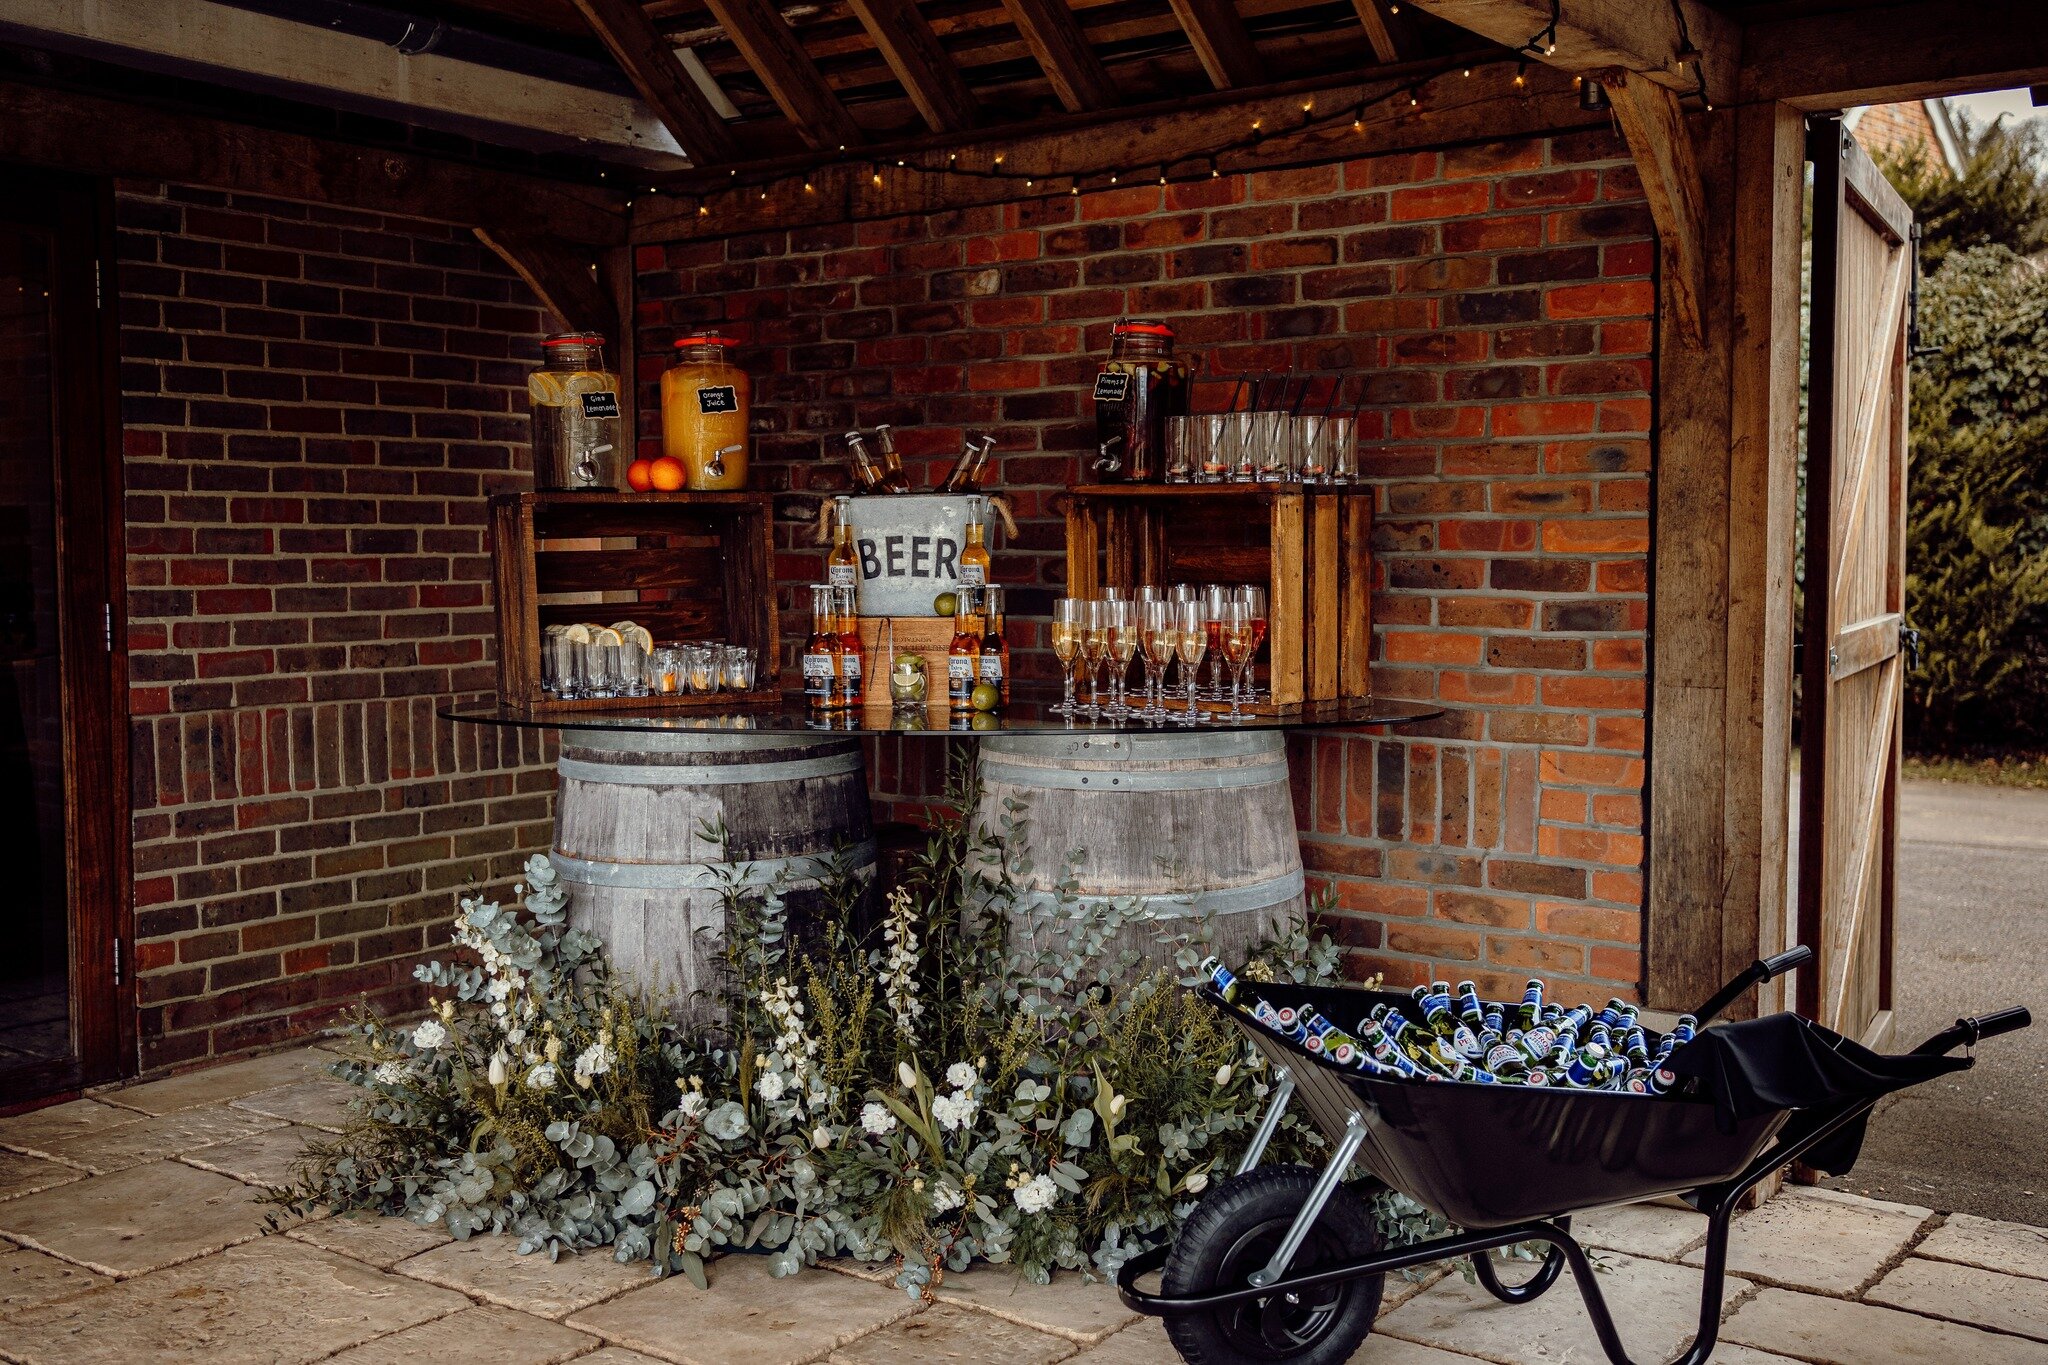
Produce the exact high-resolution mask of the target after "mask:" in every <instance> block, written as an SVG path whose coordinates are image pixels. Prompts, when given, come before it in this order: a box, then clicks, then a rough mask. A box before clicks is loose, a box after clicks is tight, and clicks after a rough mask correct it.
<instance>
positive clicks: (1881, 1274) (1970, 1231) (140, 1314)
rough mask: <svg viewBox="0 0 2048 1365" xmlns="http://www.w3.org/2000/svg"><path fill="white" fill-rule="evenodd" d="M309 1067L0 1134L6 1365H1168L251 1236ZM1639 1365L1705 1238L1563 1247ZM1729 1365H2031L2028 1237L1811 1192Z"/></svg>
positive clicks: (477, 1263) (1021, 1336) (1678, 1309)
mask: <svg viewBox="0 0 2048 1365" xmlns="http://www.w3.org/2000/svg"><path fill="white" fill-rule="evenodd" d="M325 1060H326V1056H325V1054H323V1053H321V1052H319V1051H317V1050H314V1049H304V1050H299V1051H293V1052H286V1053H280V1054H277V1055H275V1056H271V1057H264V1058H259V1059H256V1060H254V1061H247V1062H240V1063H235V1064H233V1065H229V1066H224V1067H217V1068H214V1069H213V1070H210V1071H204V1072H198V1073H195V1074H192V1075H188V1076H180V1077H177V1078H174V1079H171V1080H167V1081H157V1082H153V1083H150V1084H145V1085H140V1086H133V1087H129V1088H127V1089H122V1090H113V1091H107V1092H104V1093H102V1094H100V1095H99V1096H97V1097H96V1098H94V1099H88V1100H80V1101H76V1102H74V1103H71V1104H66V1105H60V1106H57V1107H55V1108H52V1109H46V1110H42V1111H40V1112H38V1113H35V1114H29V1115H25V1116H22V1117H20V1118H13V1119H4V1120H0V1359H6V1360H9V1361H20V1362H34V1363H35V1365H45V1363H49V1365H60V1363H66V1362H108V1363H109V1365H113V1363H114V1362H119V1363H120V1365H128V1363H129V1362H133V1361H136V1360H151V1361H169V1362H179V1361H193V1362H198V1361H201V1360H203V1361H205V1362H207V1365H239V1362H300V1361H313V1360H324V1359H331V1360H334V1361H337V1362H344V1363H345V1365H373V1362H401V1361H407V1360H413V1359H433V1360H437V1361H441V1362H455V1361H464V1362H466V1361H477V1362H489V1365H540V1363H541V1362H553V1361H565V1360H571V1359H574V1360H578V1361H582V1362H588V1365H651V1362H653V1361H656V1360H660V1361H668V1362H673V1363H674V1365H797V1363H798V1362H805V1361H824V1362H826V1363H827V1365H917V1363H921V1362H981V1361H997V1360H1000V1361H1003V1362H1005V1365H1050V1362H1053V1361H1069V1362H1072V1365H1173V1362H1174V1361H1175V1360H1177V1357H1176V1356H1175V1355H1174V1354H1173V1352H1172V1350H1171V1349H1170V1347H1168V1345H1167V1343H1166V1338H1165V1334H1164V1333H1163V1332H1162V1331H1161V1329H1160V1328H1159V1326H1158V1324H1156V1323H1154V1322H1151V1321H1149V1320H1144V1319H1139V1318H1137V1317H1135V1316H1133V1315H1132V1314H1130V1313H1129V1312H1127V1311H1126V1310H1125V1309H1124V1308H1123V1306H1122V1305H1121V1304H1120V1303H1119V1302H1118V1301H1117V1298H1116V1296H1115V1294H1114V1292H1113V1291H1111V1290H1110V1289H1109V1287H1108V1286H1106V1285H1101V1284H1088V1283H1086V1282H1084V1281H1082V1280H1081V1279H1079V1278H1078V1277H1074V1276H1067V1277H1063V1278H1062V1280H1061V1281H1060V1282H1058V1283H1056V1284H1054V1285H1053V1286H1051V1287H1048V1288H1038V1287H1034V1286H1031V1285H1027V1284H1023V1283H1021V1282H1019V1281H1018V1280H1016V1279H1015V1278H1014V1277H1013V1276H1010V1275H1009V1274H1007V1273H1005V1272H1002V1271H998V1270H986V1269H985V1270H979V1271H976V1272H974V1273H972V1274H969V1275H964V1276H955V1277H950V1278H949V1279H948V1280H947V1281H946V1282H945V1284H944V1285H943V1286H942V1287H941V1290H940V1292H939V1295H938V1302H937V1303H936V1304H934V1305H932V1306H931V1307H929V1308H924V1309H918V1308H916V1307H915V1306H914V1305H912V1304H911V1302H910V1301H909V1299H908V1298H907V1297H906V1296H905V1295H904V1294H902V1293H901V1292H900V1291H898V1290H896V1289H894V1288H892V1287H890V1286H888V1285H886V1284H882V1283H878V1282H877V1280H878V1278H881V1277H884V1276H886V1273H887V1272H879V1273H878V1272H874V1271H865V1270H860V1269H857V1268H855V1267H852V1266H848V1267H846V1268H844V1269H842V1270H837V1271H835V1270H832V1269H822V1270H817V1271H807V1272H805V1273H804V1275H802V1276H801V1277H799V1278H798V1279H797V1280H795V1281H773V1280H770V1279H769V1278H768V1276H767V1272H766V1263H765V1261H764V1260H763V1259H762V1258H760V1257H751V1256H735V1257H729V1258H727V1259H725V1260H722V1261H719V1262H717V1263H716V1264H715V1265H713V1266H712V1268H711V1277H712V1285H711V1289H710V1291H709V1292H708V1293H706V1292H700V1291H698V1290H696V1289H694V1288H692V1287H691V1286H690V1284H689V1283H688V1282H687V1281H685V1280H680V1279H676V1280H665V1281H655V1280H650V1279H649V1278H648V1277H647V1275H646V1272H645V1270H644V1268H642V1267H634V1266H622V1265H619V1264H618V1263H616V1262H614V1261H611V1260H608V1259H604V1258H601V1257H597V1256H578V1257H564V1258H563V1259H562V1260H561V1261H560V1262H559V1263H556V1264H550V1263H548V1262H547V1261H546V1260H544V1259H542V1258H539V1257H520V1256H518V1255H517V1254H515V1250H514V1244H513V1243H511V1242H509V1241H507V1240H506V1239H503V1238H479V1239H475V1240H472V1241H469V1242H462V1243H458V1242H451V1241H449V1240H448V1239H447V1238H445V1237H443V1236H442V1235H440V1234H439V1233H436V1232H431V1231H428V1230H425V1229H422V1228H417V1227H414V1226H413V1225H411V1224H409V1223H406V1222H402V1221H398V1220H391V1219H373V1220H367V1221H356V1220H350V1219H336V1218H329V1219H322V1220H318V1221H313V1222H308V1223H304V1224H301V1225H298V1226H296V1227H293V1228H291V1229H289V1230H288V1231H285V1232H283V1233H281V1234H271V1235H265V1234H264V1230H263V1226H264V1210H263V1208H262V1207H261V1206H258V1205H257V1204H255V1203H254V1202H253V1197H254V1195H255V1193H256V1191H257V1188H258V1187H260V1186H262V1185H264V1184H265V1183H267V1182H275V1181H278V1180H280V1179H281V1178H282V1176H283V1173H284V1171H285V1170H286V1168H287V1166H288V1165H289V1163H290V1161H291V1159H292V1158H293V1156H294V1155H296V1153H297V1152H298V1151H299V1150H300V1148H301V1147H302V1145H303V1144H304V1143H305V1142H306V1141H307V1140H308V1139H309V1138H310V1137H312V1136H314V1135H315V1134H316V1133H317V1132H319V1131H320V1130H323V1129H329V1130H331V1129H332V1128H333V1127H334V1126H335V1125H336V1124H337V1122H338V1121H339V1118H340V1116H341V1114H342V1112H343V1108H342V1103H343V1098H344V1095H345V1093H346V1092H345V1090H344V1088H343V1087H342V1086H341V1085H340V1084H339V1083H337V1082H334V1081H332V1080H329V1079H326V1078H325V1077H324V1074H323V1071H322V1067H323V1065H324V1062H325ZM1577 1227H1578V1230H1579V1231H1580V1233H1581V1235H1582V1236H1584V1237H1585V1239H1586V1240H1587V1242H1588V1243H1589V1244H1590V1245H1593V1246H1597V1247H1600V1248H1603V1250H1602V1251H1601V1252H1600V1253H1599V1255H1600V1260H1601V1262H1602V1269H1603V1274H1602V1287H1603V1289H1604V1290H1605V1292H1606V1295H1607V1297H1608V1300H1609V1302H1610V1303H1612V1304H1613V1305H1614V1306H1615V1309H1616V1313H1617V1316H1618V1318H1619V1320H1620V1323H1621V1328H1622V1332H1623V1334H1624V1337H1625V1339H1626V1340H1627V1342H1628V1344H1629V1347H1630V1349H1631V1352H1632V1353H1633V1354H1634V1355H1635V1357H1636V1358H1637V1359H1638V1360H1643V1361H1661V1360H1666V1359H1668V1358H1669V1357H1670V1356H1671V1355H1672V1354H1674V1353H1675V1352H1676V1350H1677V1348H1678V1347H1679V1346H1680V1345H1682V1344H1683V1340H1684V1338H1685V1337H1686V1336H1687V1335H1688V1334H1689V1332H1690V1330H1691V1324H1692V1322H1693V1320H1694V1317H1695V1312H1696V1304H1697V1301H1698V1283H1699V1281H1698V1271H1697V1270H1696V1269H1695V1266H1696V1265H1697V1263H1698V1260H1699V1253H1698V1250H1697V1248H1698V1246H1699V1243H1700V1241H1701V1239H1702V1238H1703V1236H1704V1220H1703V1219H1701V1218H1700V1217H1699V1216H1698V1215H1697V1214H1694V1213H1691V1212H1688V1211H1686V1210H1684V1209H1679V1208H1672V1207H1665V1206H1662V1205H1640V1206H1636V1207H1632V1208H1627V1209H1618V1210H1612V1211H1609V1212H1607V1213H1603V1214H1598V1215H1593V1216H1589V1217H1585V1218H1582V1219H1580V1220H1579V1221H1578V1224H1577ZM1730 1268H1731V1271H1732V1273H1733V1278H1732V1279H1731V1281H1730V1285H1729V1292H1728V1295H1727V1299H1726V1312H1725V1314H1724V1318H1725V1323H1724V1327H1723V1330H1722V1339H1723V1341H1724V1342H1725V1343H1727V1344H1726V1345H1724V1346H1723V1347H1722V1348H1721V1350H1719V1351H1718V1352H1716V1353H1715V1356H1714V1359H1715V1360H1716V1361H1718V1362H1723V1363H1724V1365H1788V1363H1789V1362H1795V1361H1804V1362H1836V1363H1838V1365H1916V1363H1917V1365H1924V1363H1925V1362H1935V1361H1948V1360H1956V1361H1963V1360H1967V1361H1970V1362H1972V1363H1973V1365H2021V1363H2022V1362H2027V1363H2028V1365H2043V1362H2048V1232H2044V1231H2043V1230H2041V1229H2038V1228H2032V1227H2025V1226H2020V1225H2016V1224H2009V1223H1994V1222H1989V1221H1986V1220H1983V1219H1979V1218H1972V1217H1969V1216H1966V1215H1955V1216H1945V1215H1943V1214H1940V1213H1935V1212H1931V1211H1930V1210H1929V1209H1927V1208H1925V1207H1919V1206H1915V1205H1910V1204H1903V1203H1893V1202H1884V1201H1878V1200H1871V1199H1865V1198H1861V1197H1858V1196H1854V1195H1848V1194H1842V1193H1838V1192H1834V1191H1826V1190H1820V1191H1815V1190H1793V1191H1788V1192H1787V1193H1785V1194H1782V1195H1780V1196H1779V1197H1778V1198H1777V1199H1775V1200H1773V1201H1772V1202H1771V1203H1770V1204H1768V1205H1766V1206H1765V1207H1764V1208H1763V1209H1761V1210H1758V1211H1757V1212H1755V1213H1751V1214H1748V1215H1746V1216H1744V1217H1743V1219H1742V1220H1741V1221H1740V1222H1739V1223H1738V1224H1737V1226H1736V1230H1735V1236H1734V1249H1733V1255H1732V1258H1731V1266H1730ZM1397 1286H1398V1287H1397V1288H1390V1293H1389V1295H1388V1299H1389V1308H1388V1310H1387V1311H1386V1313H1385V1314H1384V1315H1383V1316H1382V1317H1381V1319H1380V1324H1379V1330H1378V1331H1377V1332H1376V1333H1375V1335H1374V1336H1373V1337H1372V1339H1370V1340H1369V1341H1368V1342H1367V1343H1366V1345H1365V1347H1364V1348H1363V1349H1362V1350H1361V1351H1360V1352H1359V1354H1358V1355H1357V1356H1356V1357H1355V1360H1356V1361H1358V1362H1365V1363H1366V1365H1472V1363H1473V1362H1475V1361H1490V1362H1495V1363H1496V1365H1522V1363H1524V1362H1526V1363H1528V1365H1538V1363H1539V1362H1540V1365H1567V1363H1584V1362H1595V1361H1598V1360H1599V1359H1601V1355H1600V1352H1599V1349H1598V1346H1597V1344H1596V1343H1595V1341H1594V1338H1593V1335H1592V1332H1591V1329H1590V1328H1589V1327H1588V1326H1587V1325H1586V1320H1585V1317H1584V1315H1583V1313H1582V1312H1581V1311H1580V1308H1579V1302H1578V1297H1577V1295H1576V1294H1575V1293H1573V1292H1572V1290H1571V1288H1570V1287H1569V1286H1567V1285H1560V1286H1558V1287H1557V1288H1556V1289H1555V1290H1553V1291H1552V1292H1551V1293H1550V1294H1549V1295H1547V1296H1546V1297H1544V1298H1543V1299H1541V1300H1539V1301H1538V1302H1537V1303H1535V1304H1533V1305H1530V1306H1527V1307H1519V1308H1516V1307H1507V1306H1504V1305H1499V1304H1495V1303H1493V1302H1492V1301H1491V1300H1489V1299H1486V1298H1485V1297H1484V1296H1483V1295H1481V1294H1480V1293H1479V1292H1477V1291H1476V1290H1475V1289H1474V1288H1473V1287H1472V1286H1469V1285H1467V1284H1466V1283H1465V1281H1464V1280H1463V1279H1462V1278H1460V1277H1459V1276H1457V1275H1455V1274H1451V1275H1439V1276H1437V1277H1436V1278H1433V1279H1430V1280H1427V1281H1425V1282H1423V1283H1418V1284H1398V1282H1397Z"/></svg>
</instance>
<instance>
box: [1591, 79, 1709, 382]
mask: <svg viewBox="0 0 2048 1365" xmlns="http://www.w3.org/2000/svg"><path fill="white" fill-rule="evenodd" d="M1605 84H1606V86H1607V90H1608V98H1609V99H1610V100H1611V101H1612V102H1613V105H1614V117H1615V121H1616V122H1618V123H1619V124H1620V125H1621V135H1622V137H1623V138H1624V139H1625V140H1626V141H1627V142H1628V150H1629V155H1630V156H1631V157H1633V158H1634V160H1635V163H1636V178H1637V179H1639V180H1641V181H1642V183H1643V197H1644V198H1645V199H1647V200H1648V201H1649V204H1650V218H1651V220H1652V221H1653V222H1655V223H1656V225H1657V244H1658V253H1659V255H1660V257H1661V260H1660V262H1659V265H1660V275H1661V278H1662V279H1663V281H1664V302H1665V305H1666V306H1667V307H1669V308H1670V310H1671V316H1672V320H1673V321H1674V322H1675V323H1676V324H1677V326H1678V331H1679V335H1680V336H1682V337H1683V338H1684V339H1685V340H1686V341H1688V342H1690V343H1691V344H1692V345H1694V346H1701V345H1704V344H1705V343H1706V321H1705V311H1704V310H1705V300H1706V293H1707V256H1706V226H1705V225H1706V192H1705V189H1704V188H1703V187H1702V185H1701V183H1700V168H1699V161H1698V158H1696V157H1695V156H1694V155H1693V147H1692V136H1691V134H1689V133H1688V132H1686V129H1685V117H1684V114H1683V112H1682V111H1681V110H1680V109H1679V107H1678V94H1677V92H1676V91H1673V90H1671V89H1669V88H1667V87H1665V86H1662V85H1659V84H1657V83H1656V82H1655V81H1653V80H1651V79H1650V78H1649V77H1648V76H1645V75H1643V74H1642V73H1641V72H1638V71H1619V72H1615V73H1613V74H1612V75H1610V76H1608V77H1607V78H1606V81H1605Z"/></svg>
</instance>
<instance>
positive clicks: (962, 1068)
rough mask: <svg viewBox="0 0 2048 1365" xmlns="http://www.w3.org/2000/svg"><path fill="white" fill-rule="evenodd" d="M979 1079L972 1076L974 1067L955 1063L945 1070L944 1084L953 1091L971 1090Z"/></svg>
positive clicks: (963, 1063)
mask: <svg viewBox="0 0 2048 1365" xmlns="http://www.w3.org/2000/svg"><path fill="white" fill-rule="evenodd" d="M980 1079H981V1077H979V1076H977V1075H975V1074H974V1067H973V1066H972V1065H970V1064H969V1063H967V1062H955V1063H953V1065H951V1066H949V1067H947V1068H946V1084H947V1085H950V1086H952V1087H953V1088H954V1089H955V1090H972V1089H974V1083H975V1082H976V1081H978V1080H980Z"/></svg>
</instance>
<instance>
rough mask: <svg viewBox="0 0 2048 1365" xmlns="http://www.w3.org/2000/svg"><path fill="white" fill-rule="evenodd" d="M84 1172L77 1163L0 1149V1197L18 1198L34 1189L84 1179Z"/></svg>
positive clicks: (33, 1191)
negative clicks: (69, 1164)
mask: <svg viewBox="0 0 2048 1365" xmlns="http://www.w3.org/2000/svg"><path fill="white" fill-rule="evenodd" d="M85 1176H86V1173H85V1172H84V1171H81V1170H79V1169H78V1168H77V1167H76V1166H66V1165H65V1164H64V1163H63V1162H61V1161H52V1160H50V1159H49V1158H48V1157H40V1156H28V1155H26V1154H24V1153H22V1152H9V1151H4V1150H0V1199H19V1198H20V1197H21V1196H22V1195H25V1194H34V1193H35V1192H36V1191H37V1190H47V1189H49V1188H51V1187H52V1186H55V1185H68V1184H70V1183H71V1182H72V1181H74V1180H83V1179H85Z"/></svg>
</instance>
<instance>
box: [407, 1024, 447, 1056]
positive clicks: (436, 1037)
mask: <svg viewBox="0 0 2048 1365" xmlns="http://www.w3.org/2000/svg"><path fill="white" fill-rule="evenodd" d="M447 1041H448V1030H447V1029H446V1028H443V1027H442V1026H441V1024H440V1022H439V1021H438V1020H434V1019H429V1020H427V1021H426V1022H425V1023H424V1024H421V1025H420V1026H419V1027H418V1028H416V1029H414V1030H413V1031H412V1045H413V1046H414V1047H416V1048H418V1049H419V1050H420V1051H422V1052H432V1051H433V1050H434V1049H435V1048H437V1047H439V1046H441V1044H443V1043H445V1042H447Z"/></svg>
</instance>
